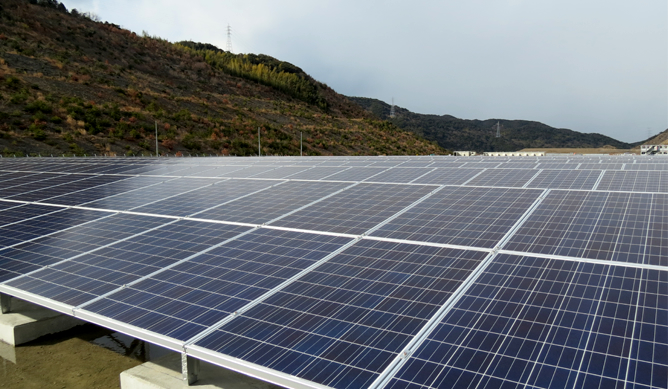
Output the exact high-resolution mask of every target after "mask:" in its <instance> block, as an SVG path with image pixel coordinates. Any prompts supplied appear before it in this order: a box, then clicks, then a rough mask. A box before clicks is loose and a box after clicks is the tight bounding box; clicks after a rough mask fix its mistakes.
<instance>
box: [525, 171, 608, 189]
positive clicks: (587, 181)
mask: <svg viewBox="0 0 668 389" xmlns="http://www.w3.org/2000/svg"><path fill="white" fill-rule="evenodd" d="M599 177H601V171H600V170H541V171H540V173H539V174H538V175H537V176H536V177H535V178H534V179H533V180H531V182H529V183H528V184H527V185H526V187H527V188H545V189H593V188H594V185H596V183H597V181H598V179H599Z"/></svg>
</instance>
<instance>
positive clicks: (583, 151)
mask: <svg viewBox="0 0 668 389" xmlns="http://www.w3.org/2000/svg"><path fill="white" fill-rule="evenodd" d="M520 151H521V152H535V151H544V152H545V153H546V154H624V153H634V154H637V151H636V150H635V149H615V148H608V147H601V148H598V149H522V150H520Z"/></svg>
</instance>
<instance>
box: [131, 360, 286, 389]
mask: <svg viewBox="0 0 668 389" xmlns="http://www.w3.org/2000/svg"><path fill="white" fill-rule="evenodd" d="M189 387H191V388H194V387H196V388H197V389H278V388H279V387H278V386H275V385H272V384H269V383H267V382H264V381H260V380H256V379H254V378H252V377H248V376H245V375H243V374H239V373H237V372H234V371H231V370H227V369H224V368H222V367H219V366H216V365H212V364H209V363H206V362H204V361H202V362H200V370H199V374H198V380H197V382H195V383H194V384H193V385H192V386H188V384H187V383H186V382H184V381H183V376H182V374H181V354H178V353H173V354H169V355H166V356H164V357H162V358H160V359H158V360H156V361H153V362H146V363H144V364H142V365H139V366H137V367H134V368H132V369H130V370H126V371H124V372H122V373H121V389H185V388H189Z"/></svg>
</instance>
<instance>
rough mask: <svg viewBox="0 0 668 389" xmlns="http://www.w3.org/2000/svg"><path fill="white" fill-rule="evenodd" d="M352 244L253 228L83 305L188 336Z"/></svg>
mask: <svg viewBox="0 0 668 389" xmlns="http://www.w3.org/2000/svg"><path fill="white" fill-rule="evenodd" d="M348 242H350V239H349V238H341V237H335V236H325V235H315V234H306V233H296V232H289V231H277V230H269V229H260V230H255V231H253V232H251V233H249V234H247V235H244V236H240V237H238V238H237V239H235V240H232V241H231V242H229V243H227V244H225V245H222V246H220V247H217V248H215V249H213V250H211V251H209V252H207V253H204V254H201V255H198V256H197V257H194V258H192V259H190V260H188V261H185V262H183V263H180V264H179V265H177V266H175V267H173V268H171V269H167V270H165V271H162V272H160V273H158V274H156V275H154V276H153V277H150V278H148V279H145V280H142V281H140V282H138V283H136V284H134V285H132V286H129V287H126V288H124V289H123V290H121V291H119V292H116V293H114V294H112V295H109V296H107V297H105V298H104V299H101V300H99V301H96V302H94V303H92V304H90V305H88V306H86V307H85V309H86V310H87V311H90V312H93V313H97V314H101V315H104V316H106V317H109V318H111V319H113V320H117V321H120V322H123V323H127V324H129V325H132V326H136V327H140V328H143V329H147V330H150V331H153V332H156V333H158V334H161V335H165V336H168V337H171V338H176V339H179V340H182V341H183V340H187V339H189V338H190V337H192V336H194V335H196V334H198V333H199V332H201V331H204V330H206V329H207V328H208V327H209V326H211V325H214V324H216V323H217V322H218V321H220V320H221V319H223V318H225V317H227V316H228V315H230V314H232V313H233V312H235V311H237V310H239V309H241V308H242V307H243V306H244V305H246V304H248V303H250V302H251V301H253V300H254V299H256V298H258V297H260V296H261V295H263V294H264V293H266V292H268V291H269V290H271V289H272V288H274V287H276V286H278V285H279V284H281V283H282V282H284V281H286V280H287V279H289V278H291V277H293V276H294V275H296V274H298V273H299V272H300V271H302V270H304V269H306V268H307V267H309V266H311V265H313V264H315V263H316V262H317V261H319V260H321V259H322V258H324V257H326V256H327V255H328V254H329V253H331V252H333V251H335V250H336V249H338V248H340V247H341V246H343V245H344V244H345V243H348Z"/></svg>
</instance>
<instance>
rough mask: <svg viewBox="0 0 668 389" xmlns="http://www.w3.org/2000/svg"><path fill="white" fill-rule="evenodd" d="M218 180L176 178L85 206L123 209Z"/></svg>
mask: <svg viewBox="0 0 668 389" xmlns="http://www.w3.org/2000/svg"><path fill="white" fill-rule="evenodd" d="M219 181H220V180H216V179H206V178H176V179H170V180H169V181H165V182H163V183H161V184H157V185H154V186H151V187H149V188H143V189H138V190H135V191H132V192H127V193H121V194H119V195H117V196H113V197H106V198H104V199H101V200H98V201H94V202H92V203H86V207H91V208H101V209H112V210H119V211H125V210H129V209H132V208H137V207H140V206H142V205H146V204H149V203H152V202H154V201H159V200H163V199H165V198H167V197H171V196H175V195H178V194H181V193H184V192H188V191H191V190H194V189H197V188H201V187H205V186H208V185H212V184H215V183H217V182H219Z"/></svg>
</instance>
